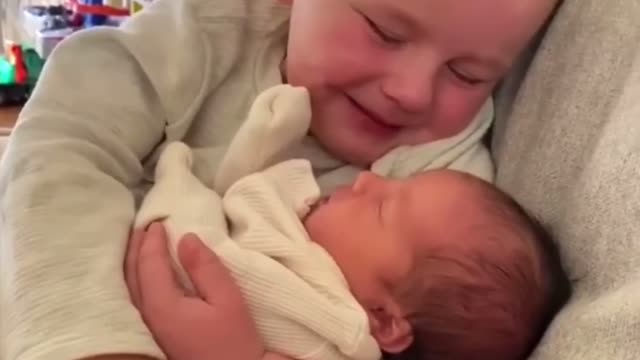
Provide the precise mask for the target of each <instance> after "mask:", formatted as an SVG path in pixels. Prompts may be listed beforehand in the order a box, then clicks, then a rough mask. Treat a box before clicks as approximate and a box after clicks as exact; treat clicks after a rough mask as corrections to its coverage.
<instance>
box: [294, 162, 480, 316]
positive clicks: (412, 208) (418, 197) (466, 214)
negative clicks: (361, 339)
mask: <svg viewBox="0 0 640 360" xmlns="http://www.w3.org/2000/svg"><path fill="white" fill-rule="evenodd" d="M464 180H465V179H464V178H463V177H462V176H460V175H459V174H456V173H453V172H451V171H446V170H443V171H431V172H427V173H424V174H420V175H416V176H414V177H411V178H409V179H405V180H386V179H383V178H380V177H377V176H376V175H373V174H372V173H369V172H365V173H362V174H361V175H360V176H359V177H358V179H357V180H356V182H355V183H354V185H353V186H352V187H345V188H342V189H339V190H337V191H336V192H334V193H333V194H332V195H331V196H330V197H328V198H327V199H325V200H323V201H321V202H319V203H318V204H317V205H316V206H315V208H314V209H313V210H312V212H311V213H310V214H309V215H308V216H307V218H306V219H305V221H304V225H305V228H306V229H307V232H308V233H309V236H310V238H311V239H312V241H314V242H316V243H318V244H319V245H320V246H322V247H323V248H324V249H326V250H327V252H328V253H329V254H330V255H331V256H332V257H333V259H334V260H335V261H336V263H337V264H338V266H339V267H340V268H341V270H342V272H343V274H344V276H345V278H346V280H347V282H348V283H349V286H350V287H351V291H352V293H353V294H354V295H355V297H356V298H357V300H358V301H359V302H360V303H361V304H363V305H364V306H365V307H369V308H375V307H376V306H377V302H379V301H383V299H384V298H385V296H387V295H389V296H390V294H391V292H392V291H393V288H394V287H395V286H398V285H400V284H403V283H404V280H405V279H406V278H407V277H408V276H409V275H410V272H411V270H412V267H413V264H414V261H415V259H416V258H417V257H422V256H424V255H425V254H426V253H427V252H429V251H431V250H434V249H442V247H452V246H453V247H462V246H475V245H474V244H471V243H469V244H467V243H466V242H465V243H462V242H454V240H451V239H459V238H465V237H464V236H458V235H456V231H457V229H459V228H463V226H460V225H461V223H460V222H461V221H465V222H466V221H473V218H474V216H475V215H476V213H477V207H476V206H470V205H468V204H469V202H470V201H473V200H472V199H471V196H472V194H473V193H472V191H473V189H472V188H470V187H469V186H467V184H466V182H465V181H464Z"/></svg>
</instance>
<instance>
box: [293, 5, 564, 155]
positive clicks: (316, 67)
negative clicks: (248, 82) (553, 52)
mask: <svg viewBox="0 0 640 360" xmlns="http://www.w3.org/2000/svg"><path fill="white" fill-rule="evenodd" d="M281 1H284V0H281ZM287 2H291V3H292V16H291V25H290V26H291V28H290V35H289V36H290V37H289V45H288V50H287V59H286V62H285V64H284V72H285V75H286V77H287V81H288V82H289V83H291V84H292V85H298V86H305V87H307V88H308V89H309V90H310V92H311V97H312V105H313V121H312V125H311V128H312V129H311V130H312V132H313V133H314V135H315V136H316V137H317V138H318V139H319V140H320V141H321V142H322V143H323V144H324V146H326V147H327V148H328V149H329V150H330V151H332V152H333V153H334V154H335V155H337V156H339V157H341V158H343V159H345V160H347V161H350V162H353V163H356V164H360V165H368V164H370V163H371V162H372V161H374V160H375V159H377V158H379V157H380V156H382V155H383V154H384V153H385V152H387V151H389V150H391V149H392V148H394V147H397V146H398V145H402V144H418V143H424V142H430V141H433V140H436V139H440V138H445V137H449V136H452V135H455V134H456V133H458V132H460V131H461V130H463V129H464V128H465V127H466V126H467V125H468V124H469V122H470V121H471V120H472V119H473V117H474V115H475V114H476V113H477V112H478V110H479V108H480V106H481V105H482V104H483V103H484V102H485V101H486V99H487V98H488V96H489V95H490V93H491V90H492V88H493V87H494V85H495V84H496V82H497V81H498V80H499V79H500V78H501V77H502V76H503V75H504V74H505V72H506V71H507V69H508V68H509V67H510V65H511V64H512V62H513V61H514V59H515V57H516V56H517V54H518V53H519V52H520V50H521V49H522V48H523V47H524V46H525V44H526V42H527V41H528V40H529V39H530V38H531V37H532V35H533V34H534V33H535V32H536V30H537V29H538V28H539V27H540V26H541V24H542V23H543V21H544V19H545V18H546V16H547V15H548V13H549V12H550V10H551V9H552V7H553V4H554V3H555V0H519V1H513V0H482V1H478V0H457V1H439V0H402V1H398V0H288V1H287Z"/></svg>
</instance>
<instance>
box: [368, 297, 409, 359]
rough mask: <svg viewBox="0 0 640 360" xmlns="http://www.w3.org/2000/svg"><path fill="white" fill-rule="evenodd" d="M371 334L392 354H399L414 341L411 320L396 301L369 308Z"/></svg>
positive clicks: (384, 349) (383, 348)
mask: <svg viewBox="0 0 640 360" xmlns="http://www.w3.org/2000/svg"><path fill="white" fill-rule="evenodd" d="M367 312H368V313H369V321H370V326H371V335H372V336H373V337H374V338H375V339H376V341H377V342H378V346H380V348H381V349H382V350H383V351H385V352H387V353H390V354H398V353H401V352H403V351H404V350H406V349H407V348H408V347H409V346H410V345H411V343H413V328H412V327H411V323H409V320H407V319H406V318H404V317H403V316H402V312H401V311H400V306H398V304H397V303H396V302H395V301H392V302H387V304H385V305H383V306H379V307H377V308H372V309H368V311H367Z"/></svg>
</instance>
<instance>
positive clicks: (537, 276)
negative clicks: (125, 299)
mask: <svg viewBox="0 0 640 360" xmlns="http://www.w3.org/2000/svg"><path fill="white" fill-rule="evenodd" d="M278 91H289V92H290V91H295V94H294V96H293V97H294V98H297V101H298V102H297V103H296V104H300V102H301V103H302V104H303V105H304V106H297V105H296V106H289V105H290V104H291V102H284V103H282V102H278V97H277V96H275V97H274V94H275V93H276V92H275V91H274V92H271V93H267V95H263V96H262V97H261V98H260V99H258V100H257V105H256V108H254V110H255V111H253V112H252V114H250V116H249V119H248V120H247V121H246V122H245V124H243V126H242V128H241V129H240V130H239V133H238V136H237V137H236V139H234V143H233V144H231V146H230V150H229V153H228V155H227V159H225V161H223V163H222V165H221V168H220V169H219V174H218V178H217V180H216V183H215V184H211V185H210V186H206V185H205V184H203V183H202V182H200V181H199V180H198V179H197V178H196V177H195V176H194V175H193V174H192V172H191V165H192V161H193V159H192V154H191V150H190V149H189V148H188V147H187V146H186V145H184V144H182V143H171V144H169V145H168V146H167V148H166V149H165V150H164V152H163V153H162V154H161V157H160V159H159V161H158V164H157V168H156V184H155V185H154V187H153V188H152V189H151V191H150V192H149V193H148V195H147V197H146V198H145V199H144V201H143V203H142V206H141V208H140V211H139V213H138V216H137V219H136V225H137V226H146V225H148V224H149V223H151V222H153V221H163V222H164V224H165V227H166V229H167V233H168V235H169V238H170V240H171V246H172V249H171V251H172V255H173V256H174V259H177V257H176V256H175V250H176V248H177V241H178V240H179V239H180V238H181V237H182V236H183V235H184V234H186V233H188V232H192V233H195V234H197V235H198V236H199V237H200V238H201V239H203V241H205V243H207V244H208V245H209V246H210V247H211V248H213V249H214V250H215V251H216V253H217V254H218V255H219V256H220V257H221V258H222V260H223V261H224V263H225V265H227V266H228V267H229V269H230V270H231V272H232V274H233V275H234V277H235V278H236V280H237V282H238V284H239V286H240V287H241V289H242V290H243V293H244V295H245V298H246V299H247V302H248V304H249V307H250V309H251V311H252V314H253V315H254V318H255V319H256V323H257V326H258V329H259V331H260V332H261V334H262V336H263V338H264V341H265V345H266V347H267V349H268V350H269V351H273V352H277V353H281V354H284V355H288V356H290V357H292V358H296V359H318V360H330V359H362V360H369V359H370V360H375V359H379V358H380V357H381V353H382V352H386V353H389V354H402V353H406V352H407V351H409V350H410V351H412V352H414V356H417V357H414V358H429V359H433V358H443V359H454V360H455V359H493V358H499V359H521V358H523V357H524V356H526V354H527V353H528V352H529V351H530V350H531V349H532V348H533V346H534V345H535V343H536V342H537V340H538V338H539V337H540V335H541V334H542V332H543V331H544V329H545V327H546V325H547V324H548V322H549V321H550V320H551V318H552V317H553V315H554V314H555V312H556V311H557V310H558V308H559V307H560V306H561V305H562V304H563V303H564V301H566V298H567V297H568V294H569V292H568V285H567V280H566V277H565V276H564V274H563V272H562V269H561V267H560V263H559V258H558V255H557V252H556V251H555V248H554V247H553V244H552V242H551V241H550V239H549V238H548V236H547V235H546V233H545V232H544V231H543V230H542V229H541V228H540V227H539V226H538V225H536V223H535V222H532V221H531V220H530V219H529V218H528V217H527V216H526V214H525V213H524V212H523V211H522V210H521V209H520V208H519V207H518V206H517V205H516V204H515V202H513V201H512V200H510V199H509V198H508V197H507V196H505V195H504V194H503V193H501V192H500V191H498V190H497V189H495V188H494V187H492V186H491V185H490V184H488V183H486V182H484V181H482V180H479V179H477V178H474V177H471V176H469V175H465V174H463V173H460V172H455V171H450V170H433V171H429V172H425V173H423V174H419V175H415V176H412V177H410V178H407V179H404V180H385V179H382V178H379V177H377V176H375V175H373V174H372V173H369V172H363V173H362V174H361V175H360V176H359V177H358V179H357V180H356V181H355V183H354V184H353V185H352V186H349V187H344V188H340V189H338V190H337V191H335V192H333V193H332V194H331V195H330V196H327V197H322V196H321V195H320V190H319V188H318V186H317V184H316V182H315V179H314V178H313V173H312V170H311V166H310V164H309V163H308V162H307V161H305V160H288V161H279V160H278V158H280V157H286V156H283V154H285V153H286V152H287V150H288V149H287V148H288V147H289V146H293V145H294V144H295V143H296V139H298V140H299V139H300V138H301V136H303V135H304V133H305V132H306V130H305V126H307V125H308V114H307V113H304V112H303V113H300V112H299V111H293V110H295V109H304V108H305V106H307V105H308V104H307V103H305V100H306V97H305V96H304V93H303V92H300V90H299V89H292V88H285V89H279V90H278ZM265 98H266V99H269V101H265ZM288 98H289V99H290V98H291V97H288ZM261 101H263V103H262V105H265V104H270V105H269V106H267V107H266V108H268V109H269V111H270V113H269V114H268V115H269V116H266V115H265V114H262V116H257V115H258V111H257V110H256V109H258V108H259V107H260V104H261ZM263 110H264V108H263ZM305 121H306V122H305ZM292 127H293V129H294V130H292ZM283 129H286V130H287V131H284V130H283ZM295 129H297V130H295ZM284 134H287V135H284ZM267 138H277V139H278V141H273V142H270V143H272V144H278V145H277V146H272V147H268V148H265V147H259V146H258V147H257V148H256V150H255V152H254V156H253V157H252V158H242V157H240V156H239V155H235V154H236V153H238V152H234V149H247V148H251V146H252V145H254V140H255V143H260V141H258V140H256V139H261V140H264V139H267ZM252 139H253V140H252ZM263 143H264V142H263ZM254 148H255V147H254ZM245 154H246V152H245ZM274 164H275V165H274ZM213 189H215V191H214V190H213ZM175 265H176V270H177V272H178V274H179V276H180V280H181V281H182V282H183V283H184V284H185V286H187V287H188V288H191V285H190V282H189V280H188V278H187V277H186V276H185V275H184V272H183V270H182V269H181V267H180V265H179V264H178V263H177V261H176V262H175Z"/></svg>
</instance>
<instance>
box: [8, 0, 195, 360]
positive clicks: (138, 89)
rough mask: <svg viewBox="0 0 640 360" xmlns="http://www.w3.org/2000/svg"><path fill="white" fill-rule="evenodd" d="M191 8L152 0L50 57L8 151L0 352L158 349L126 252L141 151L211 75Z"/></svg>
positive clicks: (16, 359) (66, 354)
mask: <svg viewBox="0 0 640 360" xmlns="http://www.w3.org/2000/svg"><path fill="white" fill-rule="evenodd" d="M188 7H189V5H188V4H187V3H186V1H178V0H158V1H156V2H155V4H154V5H153V6H152V7H151V8H149V9H148V10H145V11H143V12H142V13H141V14H140V15H139V16H136V17H134V18H132V19H131V20H130V21H129V22H128V23H126V24H125V25H124V26H123V27H122V28H120V29H116V28H113V29H111V28H110V29H106V28H105V29H96V30H90V31H83V32H80V33H77V34H76V35H74V36H72V37H70V38H69V39H67V40H66V41H64V42H62V43H61V44H60V45H59V46H58V47H57V48H56V49H55V51H54V52H53V54H52V55H51V57H50V59H48V62H47V64H46V66H45V69H44V71H43V73H42V77H41V79H40V81H39V84H38V86H37V88H36V89H35V91H34V93H33V96H32V98H31V99H30V101H29V102H28V104H27V105H26V107H25V109H24V111H23V112H22V114H21V115H20V119H19V121H18V124H17V127H16V128H15V131H14V133H13V135H12V138H11V139H10V142H9V144H8V147H7V149H6V153H5V154H4V158H3V162H2V169H1V170H2V171H1V174H2V175H1V178H0V196H1V200H0V201H1V206H2V217H1V219H0V221H1V223H0V236H1V240H0V246H1V248H0V256H1V258H0V264H1V265H0V266H1V268H0V285H1V286H2V288H1V289H0V290H1V291H0V296H1V303H0V319H1V325H2V326H1V330H2V341H3V343H2V344H0V349H1V350H0V351H1V353H0V358H1V359H6V360H39V359H43V360H45V359H46V360H51V359H58V360H72V359H80V358H84V357H87V356H93V355H98V354H123V353H125V354H126V353H130V354H140V355H148V356H152V357H156V358H163V354H162V353H161V351H160V350H159V349H158V347H157V346H156V344H155V343H154V341H153V340H152V337H151V336H150V334H149V332H148V330H147V329H146V327H145V326H144V323H143V322H142V320H141V318H140V317H139V315H138V313H137V311H136V310H135V309H134V307H133V306H132V305H131V304H130V302H129V297H128V293H127V290H126V286H125V283H124V280H123V270H122V263H123V258H124V253H125V247H126V240H127V238H128V232H129V228H130V224H131V221H132V219H133V215H134V200H133V196H132V194H131V192H130V191H129V189H130V188H132V187H134V186H136V185H137V184H138V183H139V182H140V180H141V177H142V165H141V159H143V158H145V157H146V156H147V155H148V154H150V153H151V152H152V150H153V149H154V147H155V146H156V145H157V144H158V143H159V142H160V141H161V140H162V138H163V135H164V132H165V130H166V125H169V126H171V125H172V124H174V123H177V122H179V121H182V120H183V118H182V116H186V115H182V114H188V113H189V111H190V106H191V104H192V103H193V101H194V99H197V97H198V96H199V95H198V93H197V91H199V90H200V88H201V83H202V81H203V80H202V79H204V78H205V76H204V74H205V60H204V59H205V53H206V51H207V50H206V49H207V44H206V43H205V42H204V41H203V37H202V36H201V34H199V33H198V30H197V27H196V26H195V25H194V23H193V22H194V21H193V20H192V18H191V15H190V14H191V12H190V11H189V8H188ZM169 69H171V71H169Z"/></svg>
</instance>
